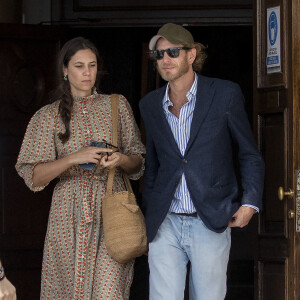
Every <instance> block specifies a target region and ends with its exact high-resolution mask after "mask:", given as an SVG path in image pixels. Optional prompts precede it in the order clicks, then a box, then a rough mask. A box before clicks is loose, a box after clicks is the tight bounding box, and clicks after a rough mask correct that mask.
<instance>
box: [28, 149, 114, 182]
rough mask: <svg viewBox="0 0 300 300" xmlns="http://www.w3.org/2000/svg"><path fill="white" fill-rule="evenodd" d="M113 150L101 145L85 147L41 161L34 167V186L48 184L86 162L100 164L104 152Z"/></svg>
mask: <svg viewBox="0 0 300 300" xmlns="http://www.w3.org/2000/svg"><path fill="white" fill-rule="evenodd" d="M111 151H112V150H110V149H107V148H99V147H84V148H81V149H80V150H79V151H77V152H74V153H72V154H69V155H67V156H64V157H62V158H59V159H57V160H54V161H51V162H47V163H39V164H37V165H36V166H35V167H34V169H33V176H32V186H33V187H39V186H43V185H45V184H48V183H49V182H50V181H51V180H53V179H54V178H56V177H57V176H59V175H60V174H61V173H63V172H64V171H66V170H67V169H68V168H70V167H72V166H74V165H79V164H86V163H96V164H98V163H99V161H100V160H101V157H102V156H103V154H105V153H107V152H111Z"/></svg>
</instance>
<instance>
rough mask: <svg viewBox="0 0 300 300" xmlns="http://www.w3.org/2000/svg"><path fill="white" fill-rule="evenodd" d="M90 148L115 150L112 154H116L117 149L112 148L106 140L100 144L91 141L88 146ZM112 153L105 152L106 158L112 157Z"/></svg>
mask: <svg viewBox="0 0 300 300" xmlns="http://www.w3.org/2000/svg"><path fill="white" fill-rule="evenodd" d="M90 146H91V147H100V148H108V149H112V150H115V151H114V152H118V151H119V148H118V147H117V146H114V145H112V144H109V143H108V142H107V141H106V140H102V141H101V142H96V141H93V142H91V144H90ZM112 153H113V152H107V153H106V154H107V155H108V156H110V155H112Z"/></svg>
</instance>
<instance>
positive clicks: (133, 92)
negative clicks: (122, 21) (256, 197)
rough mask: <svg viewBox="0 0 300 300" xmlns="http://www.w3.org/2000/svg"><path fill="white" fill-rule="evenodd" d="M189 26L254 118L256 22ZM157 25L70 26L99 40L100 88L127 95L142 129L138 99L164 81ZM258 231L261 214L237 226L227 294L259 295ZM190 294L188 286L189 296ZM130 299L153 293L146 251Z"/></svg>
mask: <svg viewBox="0 0 300 300" xmlns="http://www.w3.org/2000/svg"><path fill="white" fill-rule="evenodd" d="M188 29H189V30H190V31H191V33H192V34H193V36H194V39H195V41H197V42H201V43H203V44H204V45H206V46H207V54H208V58H207V61H206V63H205V65H204V68H203V71H202V74H203V75H205V76H210V77H218V78H222V79H226V80H231V81H234V82H237V83H238V84H239V85H240V86H241V89H242V91H243V93H244V97H245V107H246V111H247V113H248V118H249V121H250V123H252V105H253V100H252V98H253V92H252V88H253V86H252V84H253V80H252V75H253V59H252V48H253V43H252V39H253V38H252V26H213V27H212V26H205V27H203V26H202V27H200V26H194V27H188ZM157 30H158V28H97V29H96V28H95V29H92V30H91V29H85V28H82V29H80V30H78V29H76V30H74V32H73V31H72V32H71V37H74V36H78V35H82V36H85V37H87V38H89V39H91V40H92V41H93V42H95V43H96V44H97V46H98V49H99V51H100V54H101V55H102V57H103V60H104V65H105V69H106V72H107V75H106V76H105V77H104V78H103V80H102V83H101V84H100V89H101V91H102V92H105V93H112V92H117V93H121V94H123V95H124V96H125V97H126V98H127V99H128V101H129V102H130V104H131V106H132V108H133V111H134V115H135V117H136V120H137V122H138V124H139V125H140V127H141V131H142V134H143V127H142V120H141V119H140V115H139V110H138V102H139V100H140V98H141V97H142V96H143V95H145V94H146V93H147V92H150V91H151V90H153V89H155V88H158V87H159V86H161V85H163V84H164V82H163V81H162V80H159V78H158V76H157V74H156V71H155V68H154V66H153V62H152V61H150V60H149V59H148V58H147V51H148V42H149V40H150V38H151V37H152V36H153V35H155V34H156V33H157ZM237 172H238V166H237ZM136 191H137V192H138V191H140V188H139V187H136ZM139 198H140V197H139ZM256 235H257V219H256V217H254V219H252V221H251V223H250V224H249V225H248V227H247V228H245V229H233V230H232V247H231V254H230V262H229V266H228V292H227V297H226V300H240V299H243V300H253V298H254V265H255V264H254V248H255V247H256ZM187 297H188V291H187V292H186V299H188V298H187ZM130 299H131V300H145V299H148V266H147V258H146V257H141V258H138V259H137V262H136V267H135V277H134V281H133V284H132V289H131V297H130Z"/></svg>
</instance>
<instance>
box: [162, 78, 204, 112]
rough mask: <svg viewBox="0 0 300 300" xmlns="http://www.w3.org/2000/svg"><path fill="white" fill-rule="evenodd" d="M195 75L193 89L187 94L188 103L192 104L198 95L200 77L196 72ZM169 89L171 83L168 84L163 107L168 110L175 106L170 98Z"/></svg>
mask: <svg viewBox="0 0 300 300" xmlns="http://www.w3.org/2000/svg"><path fill="white" fill-rule="evenodd" d="M194 74H195V79H194V82H193V84H192V86H191V88H190V89H189V91H188V92H187V93H186V98H187V100H188V102H190V101H191V100H192V99H193V98H194V97H195V96H196V94H197V82H198V75H197V74H196V73H195V72H194ZM169 88H170V83H168V84H167V88H166V92H165V96H164V98H163V107H164V108H165V109H167V108H168V106H170V105H171V106H172V105H173V103H172V101H171V100H170V98H169Z"/></svg>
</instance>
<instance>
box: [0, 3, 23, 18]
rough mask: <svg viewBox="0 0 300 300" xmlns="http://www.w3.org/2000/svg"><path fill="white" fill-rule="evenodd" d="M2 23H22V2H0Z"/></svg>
mask: <svg viewBox="0 0 300 300" xmlns="http://www.w3.org/2000/svg"><path fill="white" fill-rule="evenodd" d="M0 23H22V0H0Z"/></svg>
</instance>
